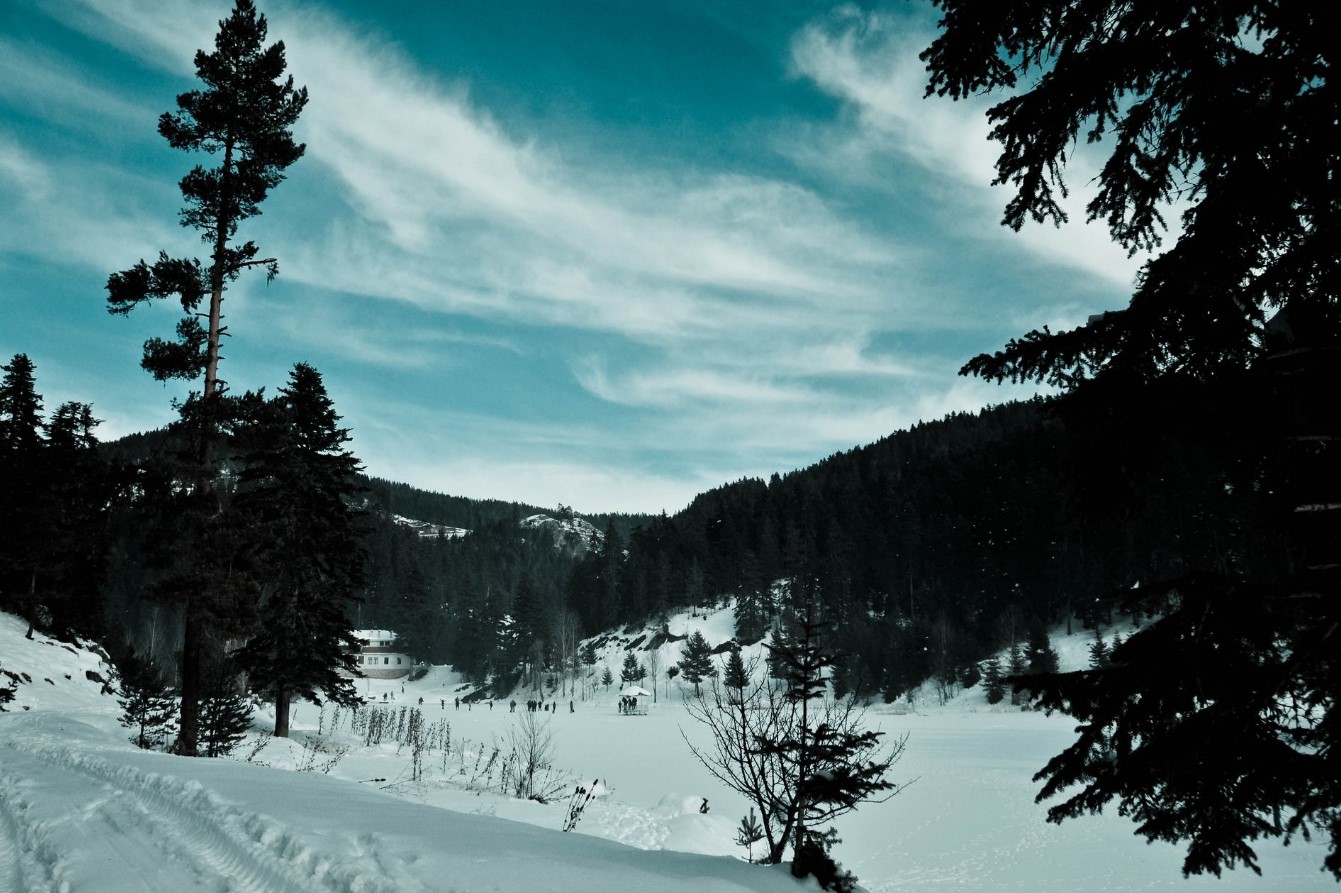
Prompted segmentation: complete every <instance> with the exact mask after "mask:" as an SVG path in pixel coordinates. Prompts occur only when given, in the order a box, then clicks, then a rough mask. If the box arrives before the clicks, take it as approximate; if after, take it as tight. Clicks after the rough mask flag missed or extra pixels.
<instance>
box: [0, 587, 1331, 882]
mask: <svg viewBox="0 0 1341 893" xmlns="http://www.w3.org/2000/svg"><path fill="white" fill-rule="evenodd" d="M666 626H667V628H668V630H669V632H670V634H671V636H682V635H685V634H686V633H687V632H689V631H691V630H693V629H696V628H697V629H700V630H701V631H702V632H703V633H704V635H705V637H706V638H707V639H708V640H709V641H710V642H712V643H714V644H717V643H720V642H722V641H724V640H725V639H727V638H728V637H729V636H730V631H731V618H730V612H729V611H715V612H708V613H706V614H704V613H702V612H699V614H698V616H693V615H691V614H681V615H676V616H673V617H671V618H669V622H668V623H667V624H666ZM23 630H24V627H23V625H22V624H21V623H20V622H19V621H18V620H16V619H15V618H13V617H9V616H7V615H0V667H3V669H4V670H7V671H13V672H15V673H16V674H19V675H20V678H22V674H23V673H27V674H28V677H29V678H30V679H32V681H31V682H27V683H25V684H24V685H21V686H19V691H18V694H17V695H16V699H15V701H14V702H12V703H11V704H10V705H9V706H10V708H11V709H10V711H9V712H6V713H0V893H10V891H16V893H18V891H21V893H29V891H36V893H48V891H68V893H132V891H134V893H141V891H148V893H168V891H171V893H179V891H182V893H193V891H206V890H208V891H219V890H228V891H245V893H270V891H281V893H311V891H326V893H355V891H364V893H368V891H385V893H390V891H396V893H401V891H408V893H420V891H483V890H498V891H524V893H532V891H549V890H553V891H582V893H607V891H611V893H613V891H618V893H630V891H638V893H641V891H649V893H662V891H664V893H715V891H747V890H748V891H759V893H772V891H777V893H782V891H792V893H797V891H801V890H813V889H814V888H813V887H811V886H808V885H798V884H797V883H795V882H794V881H793V880H792V879H791V878H790V877H789V876H787V874H786V870H785V869H777V868H762V867H758V866H751V865H747V864H745V863H744V862H743V861H741V859H740V858H739V856H740V855H742V854H743V851H742V850H741V848H739V847H737V846H736V845H735V844H734V843H733V841H732V838H733V836H734V828H735V826H736V824H737V823H738V822H739V820H740V817H741V816H742V815H744V813H745V809H746V808H745V804H744V803H743V801H742V800H741V799H740V798H739V797H738V796H737V795H735V794H733V793H732V792H730V791H728V790H726V789H725V788H724V787H723V786H722V785H721V784H720V783H718V782H717V781H715V780H714V779H713V778H712V777H711V776H710V775H709V774H708V773H707V771H706V770H705V769H704V768H703V767H702V766H701V765H700V764H698V763H697V762H696V761H695V760H694V758H693V757H692V755H691V754H690V753H689V751H688V747H687V745H686V743H685V740H684V737H682V735H683V736H688V737H689V738H690V740H695V741H699V742H701V741H702V740H703V739H702V731H701V729H700V728H699V727H698V726H697V725H696V724H695V723H694V722H693V721H692V720H690V719H689V717H688V716H687V714H686V713H685V711H684V708H683V706H682V705H681V703H680V698H679V692H678V690H677V689H676V687H675V686H673V685H672V686H671V687H670V689H669V690H668V688H667V684H666V682H665V680H664V677H662V679H661V680H660V681H659V683H658V703H657V704H656V705H654V706H653V707H652V709H651V710H650V712H649V713H648V714H647V715H646V716H626V715H622V714H620V713H618V712H617V710H616V709H615V708H614V702H615V699H616V698H617V692H616V691H610V692H607V691H605V690H604V689H603V688H601V687H599V686H598V687H596V688H595V689H590V688H587V689H586V690H585V698H584V694H583V692H581V691H579V692H577V693H575V694H572V695H565V696H562V697H556V696H553V695H551V694H550V693H548V692H547V693H546V700H547V702H549V703H557V704H558V706H559V709H558V710H557V711H556V712H553V713H548V714H542V720H541V721H542V723H543V724H544V728H545V729H547V730H548V731H549V732H550V733H551V734H552V737H553V743H554V762H555V765H556V766H557V767H559V768H560V769H561V770H562V771H564V772H566V773H567V775H568V777H569V778H570V779H573V780H576V779H580V780H582V782H583V783H584V784H587V783H589V782H591V781H592V780H595V779H599V780H600V784H599V788H600V789H601V791H602V792H603V796H601V797H600V798H599V799H597V800H596V801H595V802H593V803H592V804H591V805H590V806H589V807H588V809H587V811H586V813H585V814H584V815H583V816H582V818H581V821H580V822H579V823H578V826H577V829H576V833H571V834H564V833H561V832H560V831H559V830H558V829H559V828H560V827H562V824H563V820H564V817H565V814H566V808H567V802H566V798H564V797H559V798H557V799H556V800H555V801H553V802H550V803H545V804H542V803H537V802H534V801H526V800H517V799H512V798H507V797H502V796H499V795H497V794H491V793H488V792H483V791H480V790H477V789H470V788H468V787H465V786H463V785H461V784H460V783H459V778H458V780H457V781H453V780H452V778H451V777H452V776H453V775H459V774H458V773H457V772H456V770H457V768H459V767H461V766H472V765H479V764H481V763H482V762H483V761H484V760H487V758H488V755H489V754H490V753H491V751H492V749H493V747H494V746H495V745H500V744H504V743H505V742H506V740H507V737H508V736H509V735H510V734H511V733H512V731H513V730H514V729H515V728H516V727H517V723H518V720H519V718H521V717H524V716H526V715H527V714H525V713H524V712H522V711H523V710H524V708H523V707H519V708H518V711H519V712H518V713H516V714H513V713H511V712H509V709H508V706H507V704H506V703H501V702H496V703H495V704H494V705H493V707H492V709H490V706H489V704H488V703H487V702H477V703H472V704H465V703H463V704H461V705H460V707H459V708H458V707H456V706H455V698H456V697H458V696H460V695H463V694H465V693H468V692H469V691H470V688H469V687H468V686H465V684H464V683H463V682H462V681H461V680H460V678H459V677H458V676H457V675H456V674H455V673H453V672H452V671H451V670H450V669H449V668H444V667H437V668H434V669H433V670H432V671H431V672H430V673H429V674H428V675H427V676H426V677H424V678H423V679H420V680H418V681H415V682H408V681H407V682H404V683H402V682H401V681H400V680H364V681H362V682H360V689H361V693H362V694H364V695H365V697H367V698H368V699H369V700H370V701H375V702H378V703H379V704H380V703H383V702H385V703H386V704H387V705H388V707H389V708H390V707H394V708H395V709H396V710H397V711H398V712H399V711H400V709H401V708H410V707H414V708H418V709H421V710H422V713H423V715H424V717H425V720H426V721H427V722H429V723H432V724H434V725H436V726H437V727H439V728H441V727H443V726H448V727H449V728H450V739H451V741H452V742H453V747H452V750H451V753H450V755H449V756H447V757H443V756H442V755H441V754H440V753H439V752H435V753H434V754H433V755H432V757H431V759H430V760H429V761H428V766H427V771H426V773H425V777H424V778H423V780H421V781H420V782H413V781H411V780H410V775H411V771H410V767H411V763H412V759H413V758H412V755H411V753H410V751H409V749H405V748H400V747H398V746H397V745H396V744H394V743H383V744H380V745H373V746H371V747H368V746H364V744H363V743H362V740H361V736H357V735H352V734H350V733H349V732H348V730H347V722H345V721H342V723H344V724H342V725H341V726H340V729H339V730H338V731H336V732H332V731H331V725H332V715H333V714H332V711H331V710H330V709H329V708H327V709H326V710H324V711H323V710H318V709H317V708H316V707H314V706H313V705H311V704H300V705H298V706H297V707H296V708H295V711H294V714H293V724H294V728H295V737H294V740H292V741H272V742H270V743H268V744H266V745H265V746H264V747H263V748H262V749H261V750H260V751H259V753H257V754H256V756H255V759H254V761H253V762H250V763H248V762H245V761H243V760H242V759H237V760H204V759H199V760H188V759H184V758H180V757H173V756H168V755H165V754H157V753H147V752H143V751H137V750H135V749H133V748H132V747H131V746H130V745H129V744H128V743H127V741H126V731H125V730H124V729H122V728H120V726H119V725H118V724H117V722H116V714H117V712H118V708H117V705H116V702H115V699H114V698H112V697H110V696H108V695H104V694H102V686H101V685H100V684H99V683H97V682H96V681H95V680H92V679H90V678H88V677H87V676H86V675H85V673H84V671H86V670H93V671H94V672H98V673H100V675H102V673H101V670H100V668H101V669H105V664H103V663H101V661H100V659H99V658H98V656H97V655H95V654H90V653H83V652H80V651H79V649H75V652H77V653H72V652H71V651H70V650H67V649H66V648H65V647H63V646H62V645H61V644H60V643H51V642H50V641H49V640H45V639H43V638H42V637H40V636H39V637H37V638H36V639H35V640H34V641H31V642H29V641H26V640H24V639H23ZM649 632H655V630H651V631H644V630H638V631H632V630H631V631H628V632H621V633H619V635H618V636H617V637H614V638H610V639H608V640H607V641H606V642H605V643H604V644H603V645H602V646H601V647H600V649H599V650H600V652H601V655H600V656H601V662H600V663H598V665H597V667H598V668H599V667H600V666H602V665H603V664H604V663H606V662H608V663H609V664H610V666H611V668H612V670H613V671H614V672H615V673H616V674H617V673H618V670H619V667H620V664H621V663H622V660H623V654H624V648H625V646H630V645H634V643H635V642H636V641H637V640H638V638H639V636H643V641H642V642H641V643H639V644H637V645H634V647H635V649H637V650H635V653H638V654H640V655H641V656H642V657H643V658H644V659H645V658H646V654H647V652H646V651H645V650H642V649H643V648H644V646H645V645H647V643H648V642H649V641H651V640H650V639H649V638H647V634H648V633H649ZM1091 636H1092V634H1090V633H1083V634H1080V633H1078V634H1077V636H1076V637H1073V640H1069V643H1068V641H1062V640H1056V641H1055V642H1054V645H1055V647H1056V648H1057V650H1058V651H1059V652H1061V653H1062V654H1063V655H1066V654H1071V655H1072V657H1073V658H1078V656H1079V655H1080V654H1081V653H1082V650H1083V649H1084V648H1085V647H1086V646H1087V644H1088V641H1089V637H1091ZM621 639H625V641H621ZM682 644H683V643H682V642H680V641H678V640H675V641H663V642H662V643H661V644H659V645H657V646H656V647H657V649H658V651H659V653H660V656H661V658H662V660H663V665H668V664H669V663H670V662H673V661H675V660H678V652H679V649H680V648H681V647H682ZM1064 659H1066V658H1065V657H1064ZM67 676H68V677H69V678H66V677H67ZM48 679H50V680H51V681H50V682H48V681H47V680H48ZM648 687H650V686H648ZM612 688H614V689H617V688H618V686H614V687H612ZM384 699H385V701H384ZM420 699H422V702H423V703H422V705H421V703H420ZM570 700H571V701H572V708H571V711H570V709H569V701H570ZM25 706H26V707H28V708H29V709H28V710H24V709H23V708H24V707H25ZM257 719H258V722H261V723H264V722H265V721H266V720H267V719H268V717H266V716H265V715H264V711H261V712H260V713H258V717H257ZM868 722H869V724H870V725H871V726H872V727H874V728H879V729H883V730H884V731H886V732H888V733H891V734H903V733H907V734H908V736H909V737H908V743H907V749H906V751H905V753H904V756H903V758H902V759H901V760H900V762H899V763H897V764H896V765H895V766H894V768H893V772H892V776H893V777H894V779H895V780H896V781H899V782H907V781H910V780H914V779H915V781H914V782H913V784H911V786H909V787H908V788H907V789H906V790H905V791H904V792H903V793H902V794H900V795H899V796H897V797H895V798H893V799H892V800H890V801H889V802H887V803H883V804H874V805H869V806H864V807H862V808H861V809H860V810H859V811H858V812H857V813H855V814H853V815H851V816H849V817H847V818H845V819H843V820H841V821H840V822H839V825H838V832H839V835H840V836H841V837H842V843H841V844H839V845H838V847H837V849H836V853H835V854H836V856H837V857H838V859H839V860H840V861H841V862H842V863H843V864H844V865H845V866H846V867H847V868H850V869H852V870H853V871H854V872H855V873H856V874H857V876H858V877H859V878H860V879H861V881H862V883H863V885H864V887H865V888H866V889H867V890H869V891H872V893H881V891H890V893H893V891H899V893H980V891H994V890H1028V891H1031V893H1032V891H1041V893H1073V891H1086V890H1111V891H1127V890H1143V891H1145V890H1152V891H1169V893H1174V891H1178V893H1186V891H1189V890H1193V891H1195V890H1197V889H1206V890H1214V891H1215V893H1275V891H1291V893H1309V891H1315V890H1316V891H1322V890H1329V891H1334V890H1335V889H1336V884H1335V882H1334V881H1332V880H1331V878H1330V876H1328V875H1325V874H1323V873H1321V872H1320V871H1319V870H1318V869H1319V866H1320V865H1321V863H1322V858H1323V852H1324V850H1323V847H1322V846H1320V845H1319V844H1318V843H1316V842H1315V843H1311V844H1310V843H1304V842H1302V841H1300V842H1296V843H1295V844H1294V845H1293V846H1291V847H1290V848H1289V849H1285V848H1283V847H1280V846H1279V845H1277V844H1267V845H1263V846H1261V847H1260V848H1259V850H1260V852H1261V856H1262V863H1263V868H1264V871H1265V875H1264V876H1263V877H1261V878H1258V877H1256V876H1254V875H1252V874H1248V873H1246V872H1242V871H1239V872H1232V873H1230V874H1228V875H1227V876H1226V877H1225V878H1223V879H1220V880H1216V879H1213V878H1193V879H1190V880H1185V879H1183V878H1182V877H1181V875H1180V873H1179V865H1180V863H1181V852H1180V851H1179V850H1178V849H1177V848H1175V847H1171V846H1164V845H1153V846H1152V845H1147V844H1145V843H1144V841H1143V840H1141V839H1139V838H1135V837H1133V835H1132V826H1131V824H1130V823H1129V822H1128V821H1127V820H1125V819H1122V818H1119V817H1116V816H1113V815H1101V816H1096V817H1094V818H1089V819H1084V820H1079V821H1075V822H1069V823H1067V824H1065V825H1063V826H1060V827H1058V826H1054V825H1049V824H1047V823H1046V822H1045V821H1044V818H1043V813H1044V810H1045V807H1044V806H1042V805H1038V804H1035V803H1034V802H1033V795H1034V793H1035V790H1036V787H1037V785H1036V784H1035V783H1034V782H1032V781H1031V780H1030V776H1031V775H1032V774H1033V772H1034V771H1036V770H1037V769H1038V767H1039V766H1041V765H1042V764H1043V762H1044V761H1045V760H1046V759H1047V757H1048V756H1050V755H1051V754H1052V753H1055V752H1057V750H1058V749H1060V748H1061V747H1062V746H1063V745H1064V744H1065V743H1066V742H1067V741H1068V740H1069V738H1070V735H1071V726H1072V725H1073V721H1071V720H1069V719H1067V718H1065V717H1051V718H1050V717H1046V716H1043V715H1041V714H1038V713H1033V712H1025V711H1020V710H1018V709H1012V708H1001V707H1000V706H999V705H998V706H997V707H988V706H987V705H986V702H985V700H984V699H983V698H982V697H981V695H980V694H979V693H977V692H975V691H974V690H972V689H971V690H969V691H967V692H963V693H960V694H959V695H957V697H956V698H955V699H953V700H952V701H950V703H949V704H947V705H946V706H945V707H943V708H942V707H938V706H936V705H935V704H934V703H933V702H932V700H931V699H929V698H922V699H920V700H915V702H914V704H913V705H911V706H910V705H908V704H895V705H883V704H876V705H873V706H872V708H871V711H870V713H869V714H868ZM304 739H306V740H307V741H308V742H309V748H310V747H311V746H313V745H316V744H320V745H321V746H322V747H325V748H327V750H326V751H324V754H325V756H324V757H323V758H322V760H318V761H317V762H316V763H315V764H314V762H313V760H311V759H310V758H309V753H310V751H309V750H308V749H305V748H304ZM346 747H347V748H348V751H347V752H346V753H345V755H344V756H343V758H340V759H336V758H335V757H336V756H338V754H339V752H340V751H341V749H342V748H346ZM248 750H250V748H248ZM262 764H265V765H262ZM304 766H306V767H307V768H308V769H310V770H311V771H295V770H298V769H301V768H303V767H304ZM323 769H326V770H327V772H326V773H323ZM705 798H706V799H707V800H708V801H709V802H710V805H711V808H710V811H709V812H708V813H707V814H703V813H700V812H699V811H698V805H699V804H701V803H702V801H703V799H705ZM705 854H708V855H705Z"/></svg>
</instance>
